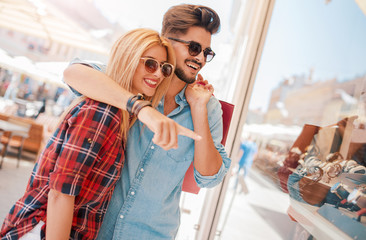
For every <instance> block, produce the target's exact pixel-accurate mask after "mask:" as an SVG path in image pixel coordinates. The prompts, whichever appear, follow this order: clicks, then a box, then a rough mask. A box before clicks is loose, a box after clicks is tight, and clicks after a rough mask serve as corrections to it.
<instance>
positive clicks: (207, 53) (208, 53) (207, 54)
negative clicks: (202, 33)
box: [203, 49, 215, 62]
mask: <svg viewBox="0 0 366 240" xmlns="http://www.w3.org/2000/svg"><path fill="white" fill-rule="evenodd" d="M203 55H204V56H205V58H206V62H209V61H211V60H212V59H213V58H214V56H215V53H214V52H213V51H212V50H211V49H206V50H205V51H204V52H203Z"/></svg>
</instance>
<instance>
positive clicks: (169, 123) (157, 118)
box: [137, 107, 201, 150]
mask: <svg viewBox="0 0 366 240" xmlns="http://www.w3.org/2000/svg"><path fill="white" fill-rule="evenodd" d="M137 118H138V119H139V120H140V121H141V122H142V123H144V124H145V125H146V126H147V127H148V128H149V129H150V130H151V131H152V132H153V133H154V138H153V140H152V141H153V143H155V144H156V145H158V146H160V147H161V148H163V149H164V150H169V149H171V148H175V149H176V148H178V135H183V136H187V137H190V138H192V139H194V140H201V136H199V135H198V134H196V133H195V132H193V131H191V130H189V129H187V128H185V127H182V126H181V125H179V124H178V123H176V122H175V121H173V120H172V119H170V118H168V117H167V116H165V115H163V114H161V113H160V112H158V111H157V110H156V109H154V108H152V107H144V108H143V109H141V111H140V112H139V114H138V116H137Z"/></svg>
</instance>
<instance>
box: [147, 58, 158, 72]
mask: <svg viewBox="0 0 366 240" xmlns="http://www.w3.org/2000/svg"><path fill="white" fill-rule="evenodd" d="M158 68H159V63H158V62H157V61H155V60H153V59H147V60H146V61H145V69H146V71H148V72H149V73H154V72H156V70H157V69H158Z"/></svg>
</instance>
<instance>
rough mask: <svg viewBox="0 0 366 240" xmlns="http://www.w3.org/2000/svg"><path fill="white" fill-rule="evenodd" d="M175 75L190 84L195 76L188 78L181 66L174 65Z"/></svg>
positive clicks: (194, 79)
mask: <svg viewBox="0 0 366 240" xmlns="http://www.w3.org/2000/svg"><path fill="white" fill-rule="evenodd" d="M174 73H175V75H177V77H178V78H179V79H180V80H182V81H183V82H185V83H188V84H191V83H193V82H194V81H196V77H193V78H189V77H188V76H187V75H186V74H185V73H184V71H183V70H182V69H181V68H178V67H176V68H175V71H174Z"/></svg>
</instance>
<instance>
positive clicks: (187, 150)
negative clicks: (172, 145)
mask: <svg viewBox="0 0 366 240" xmlns="http://www.w3.org/2000/svg"><path fill="white" fill-rule="evenodd" d="M167 155H168V156H169V157H170V158H172V159H173V160H174V161H176V162H184V161H193V156H194V140H193V139H191V138H189V137H185V136H178V148H177V149H171V150H168V151H167Z"/></svg>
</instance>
